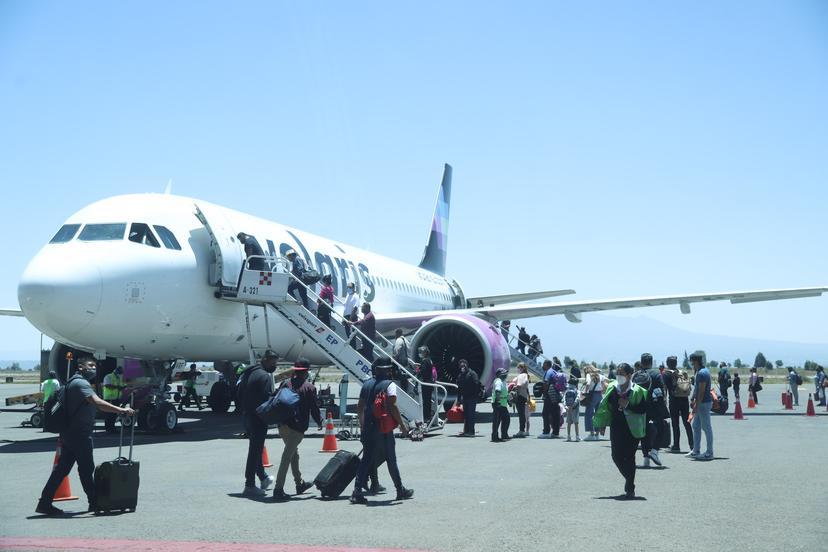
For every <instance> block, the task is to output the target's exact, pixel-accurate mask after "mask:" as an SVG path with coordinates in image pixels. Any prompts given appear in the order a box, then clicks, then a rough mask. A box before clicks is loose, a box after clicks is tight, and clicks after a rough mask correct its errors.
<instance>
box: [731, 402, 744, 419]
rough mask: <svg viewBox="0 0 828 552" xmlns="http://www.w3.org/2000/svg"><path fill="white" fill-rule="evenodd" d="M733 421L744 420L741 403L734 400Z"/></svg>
mask: <svg viewBox="0 0 828 552" xmlns="http://www.w3.org/2000/svg"><path fill="white" fill-rule="evenodd" d="M733 419H734V420H744V419H745V414H744V413H743V412H742V403H741V402H740V401H739V399H736V410H735V411H734V412H733Z"/></svg>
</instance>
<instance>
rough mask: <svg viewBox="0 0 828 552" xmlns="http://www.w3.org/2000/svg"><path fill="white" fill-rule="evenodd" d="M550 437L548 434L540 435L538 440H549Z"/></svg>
mask: <svg viewBox="0 0 828 552" xmlns="http://www.w3.org/2000/svg"><path fill="white" fill-rule="evenodd" d="M549 438H551V436H550V435H549V434H548V433H541V434H540V435H538V439H549Z"/></svg>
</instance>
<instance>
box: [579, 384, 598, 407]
mask: <svg viewBox="0 0 828 552" xmlns="http://www.w3.org/2000/svg"><path fill="white" fill-rule="evenodd" d="M599 383H601V380H600V379H599V380H598V381H596V382H595V384H594V385H593V386H592V391H590V392H589V393H583V394H581V406H589V403H591V402H592V394H593V393H595V390H596V389H597V388H598V384H599Z"/></svg>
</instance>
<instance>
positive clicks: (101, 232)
mask: <svg viewBox="0 0 828 552" xmlns="http://www.w3.org/2000/svg"><path fill="white" fill-rule="evenodd" d="M124 232H126V223H125V222H116V223H108V224H87V225H86V226H84V227H83V230H81V233H80V236H78V239H79V240H81V241H115V240H122V239H124Z"/></svg>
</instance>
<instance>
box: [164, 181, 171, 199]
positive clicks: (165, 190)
mask: <svg viewBox="0 0 828 552" xmlns="http://www.w3.org/2000/svg"><path fill="white" fill-rule="evenodd" d="M170 192H172V178H170V180H169V182H167V187H166V188H164V195H170Z"/></svg>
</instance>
